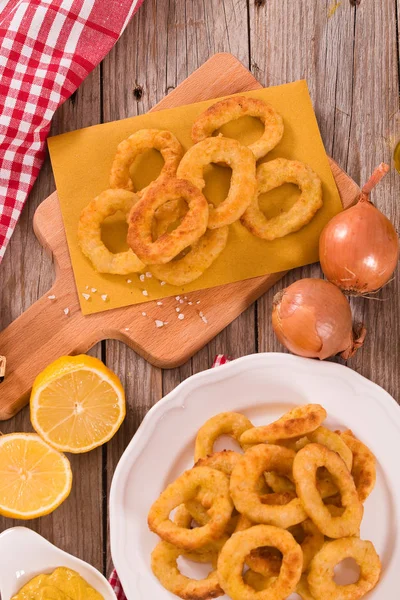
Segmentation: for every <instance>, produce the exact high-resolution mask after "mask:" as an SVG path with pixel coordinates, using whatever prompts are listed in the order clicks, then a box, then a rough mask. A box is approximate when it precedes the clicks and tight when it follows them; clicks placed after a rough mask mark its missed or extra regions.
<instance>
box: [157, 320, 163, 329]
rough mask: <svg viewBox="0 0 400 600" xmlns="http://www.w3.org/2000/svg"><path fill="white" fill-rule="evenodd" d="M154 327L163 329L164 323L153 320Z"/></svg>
mask: <svg viewBox="0 0 400 600" xmlns="http://www.w3.org/2000/svg"><path fill="white" fill-rule="evenodd" d="M155 324H156V327H164V321H160V320H159V319H156V320H155Z"/></svg>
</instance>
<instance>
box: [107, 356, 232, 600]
mask: <svg viewBox="0 0 400 600" xmlns="http://www.w3.org/2000/svg"><path fill="white" fill-rule="evenodd" d="M230 360H231V359H230V358H228V357H227V356H225V354H217V356H216V357H215V359H214V362H213V366H212V368H214V367H219V366H220V365H224V364H225V363H228V362H229V361H230ZM108 581H109V582H110V584H111V587H112V588H113V590H114V592H115V595H116V596H117V598H118V600H128V599H127V597H126V596H125V594H124V590H123V589H122V585H121V582H120V580H119V577H118V574H117V571H116V570H115V569H114V571H113V572H112V573H111V576H110V579H109V580H108Z"/></svg>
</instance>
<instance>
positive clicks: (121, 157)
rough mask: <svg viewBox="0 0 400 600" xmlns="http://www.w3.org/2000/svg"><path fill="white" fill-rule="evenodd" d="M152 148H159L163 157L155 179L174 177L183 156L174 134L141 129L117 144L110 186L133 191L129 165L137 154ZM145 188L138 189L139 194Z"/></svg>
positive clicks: (158, 130)
mask: <svg viewBox="0 0 400 600" xmlns="http://www.w3.org/2000/svg"><path fill="white" fill-rule="evenodd" d="M152 148H154V149H155V150H159V151H160V153H161V156H162V157H163V159H164V166H163V168H162V169H161V173H160V175H159V176H158V178H157V180H158V179H160V178H162V177H175V175H176V170H177V168H178V165H179V163H180V160H181V158H182V156H183V148H182V146H181V145H180V143H179V142H178V140H177V139H176V137H175V136H174V134H173V133H171V132H170V131H162V130H160V129H141V130H140V131H136V133H133V134H132V135H130V136H129V137H128V139H126V140H123V141H122V142H121V143H120V144H118V149H117V154H116V155H115V158H114V161H113V164H112V166H111V175H110V187H112V188H123V189H125V190H130V191H134V188H133V183H132V179H131V176H130V173H129V170H130V167H131V166H132V164H133V163H134V161H135V159H136V158H137V157H138V156H139V154H142V153H143V152H146V150H151V149H152ZM157 180H156V181H157ZM145 189H147V188H144V189H143V190H140V194H143V192H144V191H145Z"/></svg>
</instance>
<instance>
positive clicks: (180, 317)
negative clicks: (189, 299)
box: [178, 313, 185, 321]
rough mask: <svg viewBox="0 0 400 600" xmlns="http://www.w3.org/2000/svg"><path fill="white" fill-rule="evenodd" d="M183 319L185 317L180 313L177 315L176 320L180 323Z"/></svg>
mask: <svg viewBox="0 0 400 600" xmlns="http://www.w3.org/2000/svg"><path fill="white" fill-rule="evenodd" d="M184 318H185V315H184V314H182V313H181V314H180V315H178V319H179V320H180V321H182V320H183V319H184Z"/></svg>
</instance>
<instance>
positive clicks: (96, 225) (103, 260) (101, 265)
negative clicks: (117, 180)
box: [78, 190, 145, 275]
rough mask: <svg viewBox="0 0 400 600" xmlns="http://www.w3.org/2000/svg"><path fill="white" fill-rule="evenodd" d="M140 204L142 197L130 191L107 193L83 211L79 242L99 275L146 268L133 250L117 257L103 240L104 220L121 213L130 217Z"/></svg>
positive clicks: (124, 272) (80, 221)
mask: <svg viewBox="0 0 400 600" xmlns="http://www.w3.org/2000/svg"><path fill="white" fill-rule="evenodd" d="M137 201H138V196H137V195H136V194H133V193H132V192H128V191H127V190H105V191H104V192H102V193H101V194H99V195H98V196H97V197H96V198H95V199H94V200H92V201H91V202H90V203H89V204H88V205H87V206H86V207H85V208H84V209H83V211H82V213H81V216H80V218H79V224H78V243H79V247H80V249H81V250H82V252H83V254H84V255H85V256H87V258H89V260H90V261H91V263H92V265H93V267H94V268H95V270H96V271H98V272H99V273H111V274H113V275H127V274H128V273H137V272H138V271H142V269H144V267H145V264H144V263H143V262H142V261H141V260H140V259H139V258H138V257H137V256H136V255H135V254H134V253H133V252H132V250H131V249H129V250H127V251H126V252H118V253H116V254H114V253H113V252H110V250H108V248H107V247H106V246H105V244H104V242H103V241H102V239H101V224H102V223H103V221H104V220H105V219H106V218H107V217H110V216H111V215H113V214H115V213H116V212H117V211H122V212H123V213H125V214H126V215H127V216H128V214H129V211H130V210H131V208H132V206H133V205H134V204H135V202H137Z"/></svg>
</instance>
